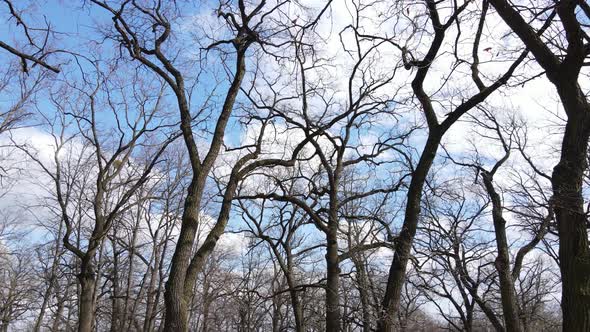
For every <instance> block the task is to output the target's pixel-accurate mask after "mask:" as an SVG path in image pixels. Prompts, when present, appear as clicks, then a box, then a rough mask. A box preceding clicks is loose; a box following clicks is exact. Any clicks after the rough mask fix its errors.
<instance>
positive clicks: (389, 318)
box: [377, 129, 442, 332]
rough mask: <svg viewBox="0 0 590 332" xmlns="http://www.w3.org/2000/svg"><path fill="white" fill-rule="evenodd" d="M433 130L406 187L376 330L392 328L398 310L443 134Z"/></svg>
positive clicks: (384, 330) (390, 331) (382, 331)
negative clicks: (425, 191) (424, 192)
mask: <svg viewBox="0 0 590 332" xmlns="http://www.w3.org/2000/svg"><path fill="white" fill-rule="evenodd" d="M432 130H435V129H431V132H430V134H429V135H428V140H427V141H426V145H425V146H424V150H423V151H422V155H421V156H420V161H419V162H418V166H417V167H416V169H415V171H414V174H413V176H412V181H411V182H410V187H409V189H408V195H407V197H408V198H407V203H406V211H405V218H404V224H403V227H402V230H401V232H400V233H399V236H398V237H397V239H396V242H395V253H394V256H393V262H392V263H391V267H390V269H389V277H388V280H387V288H386V290H385V297H384V299H383V304H382V310H383V311H382V313H381V317H380V318H379V322H378V326H377V330H378V331H380V332H392V331H394V328H395V317H396V316H397V312H398V311H399V304H400V298H401V292H402V288H403V286H404V282H405V279H406V268H407V265H408V261H409V260H410V254H411V250H412V243H413V241H414V236H415V235H416V229H417V227H418V217H419V216H420V203H421V201H422V188H423V187H424V182H425V181H426V176H427V175H428V172H429V171H430V167H431V166H432V162H433V161H434V158H435V156H436V152H437V151H438V146H439V143H440V140H441V137H442V135H441V134H439V133H438V132H433V131H432Z"/></svg>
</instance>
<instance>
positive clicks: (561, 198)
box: [552, 78, 590, 331]
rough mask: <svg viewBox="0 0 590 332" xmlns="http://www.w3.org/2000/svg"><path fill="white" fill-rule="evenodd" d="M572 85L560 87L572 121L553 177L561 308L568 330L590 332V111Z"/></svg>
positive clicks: (565, 135) (568, 122)
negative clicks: (589, 182) (586, 185)
mask: <svg viewBox="0 0 590 332" xmlns="http://www.w3.org/2000/svg"><path fill="white" fill-rule="evenodd" d="M564 79H565V78H564ZM568 79H569V78H568ZM571 85H572V84H563V87H562V88H561V89H560V88H559V87H558V92H560V96H561V97H562V98H561V99H562V101H563V104H564V108H565V109H566V113H567V114H568V121H567V124H566V127H565V133H564V136H563V143H562V148H561V159H560V161H559V163H558V164H557V166H555V168H554V169H553V176H552V185H553V199H554V204H555V217H556V219H557V225H558V232H559V265H560V269H561V280H562V296H561V307H562V310H563V330H564V331H590V251H589V248H588V230H587V229H588V220H587V219H586V215H585V213H584V197H583V195H582V185H583V178H584V172H585V171H586V169H587V152H588V137H589V132H590V108H589V107H588V104H587V102H586V100H585V97H584V96H583V94H582V93H581V91H580V89H579V87H577V86H576V87H574V89H572V87H570V86H571ZM576 85H577V84H576ZM576 88H577V89H576ZM564 89H565V90H569V91H563V90H564ZM560 90H561V91H560ZM572 90H574V91H576V90H577V91H578V92H579V93H578V94H577V96H571V94H572V92H573V91H572ZM564 97H566V98H564Z"/></svg>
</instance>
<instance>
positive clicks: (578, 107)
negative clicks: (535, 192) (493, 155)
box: [490, 0, 590, 331]
mask: <svg viewBox="0 0 590 332" xmlns="http://www.w3.org/2000/svg"><path fill="white" fill-rule="evenodd" d="M490 3H491V4H492V6H493V7H494V8H495V9H496V11H497V13H498V15H500V17H501V18H502V19H503V20H504V22H505V23H506V24H507V25H508V26H509V27H510V28H511V29H512V31H513V32H514V33H515V34H516V35H517V36H518V37H519V38H520V40H521V41H522V42H523V43H524V45H525V46H526V48H527V49H528V50H530V51H531V53H532V54H533V56H534V57H535V59H536V60H537V62H538V63H539V65H540V66H541V67H542V68H543V69H544V70H545V73H546V75H547V78H548V79H549V80H550V81H551V83H553V85H555V88H556V89H557V93H558V95H559V98H560V100H561V102H562V105H563V108H564V110H565V113H566V115H567V122H566V125H565V131H564V133H563V141H562V145H561V156H560V160H559V162H558V164H557V165H556V166H555V168H554V169H553V174H552V179H551V182H552V187H553V201H554V210H555V217H556V219H557V225H558V236H559V264H560V270H561V278H562V295H561V306H562V311H563V330H564V331H588V330H590V248H589V247H588V230H587V228H588V226H587V223H588V220H587V218H586V215H585V213H584V197H583V195H582V185H583V177H584V172H585V171H586V170H587V167H588V165H587V152H588V139H589V137H590V105H589V104H588V100H587V98H586V96H585V93H584V92H583V91H582V89H581V88H580V86H579V84H578V76H579V74H580V70H581V68H582V66H583V65H584V61H585V59H586V57H587V54H588V51H587V50H588V44H587V43H585V42H584V40H585V39H586V37H585V36H586V34H585V33H584V32H583V30H582V24H581V22H579V21H578V20H579V19H580V18H579V17H585V18H586V19H587V18H588V14H589V13H590V11H588V10H587V7H588V5H587V4H586V3H585V2H578V1H575V0H564V1H559V2H557V3H555V11H556V13H557V16H558V17H559V18H560V21H561V22H560V24H561V25H562V27H563V29H564V32H563V33H564V34H565V39H566V41H567V46H564V48H563V54H555V53H554V52H553V51H552V50H551V49H549V47H548V46H547V44H546V43H545V42H544V41H543V40H542V39H541V37H540V36H539V33H538V32H537V31H535V30H534V29H533V28H532V26H531V25H529V24H528V23H527V22H526V21H525V20H524V18H523V17H522V16H521V14H520V13H519V12H518V11H517V9H516V8H515V6H513V5H511V4H510V3H508V1H506V0H490ZM578 6H580V7H581V8H582V12H581V13H579V14H578V13H577V8H579V7H578ZM552 18H553V15H551V16H548V17H547V18H546V24H550V23H551V20H552Z"/></svg>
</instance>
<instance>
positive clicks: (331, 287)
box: [326, 220, 340, 332]
mask: <svg viewBox="0 0 590 332" xmlns="http://www.w3.org/2000/svg"><path fill="white" fill-rule="evenodd" d="M328 227H329V233H328V234H327V236H326V238H327V242H328V244H327V252H326V263H327V280H326V332H339V331H340V296H339V294H338V291H339V287H340V285H339V284H340V267H339V263H338V241H337V232H338V227H337V225H336V222H335V220H333V221H331V222H330V225H329V226H328Z"/></svg>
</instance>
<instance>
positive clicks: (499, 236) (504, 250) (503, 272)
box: [482, 172, 522, 332]
mask: <svg viewBox="0 0 590 332" xmlns="http://www.w3.org/2000/svg"><path fill="white" fill-rule="evenodd" d="M492 177H493V175H492V174H489V173H487V172H483V173H482V179H483V182H484V185H485V188H486V191H487V193H488V195H489V196H490V199H491V200H492V219H493V222H494V232H495V234H496V246H497V249H498V257H497V258H496V261H495V264H494V265H495V267H496V270H497V271H498V277H499V279H500V297H501V299H502V311H503V313H504V323H505V328H506V330H507V331H511V332H512V331H514V332H520V331H522V325H521V322H520V318H519V312H520V310H519V307H518V299H517V296H516V290H515V288H514V280H513V279H512V273H511V268H510V251H509V248H508V239H507V236H506V220H505V219H504V216H503V215H502V201H501V199H500V195H499V194H498V193H497V192H496V189H495V188H494V184H493V182H492V181H493V178H492Z"/></svg>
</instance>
